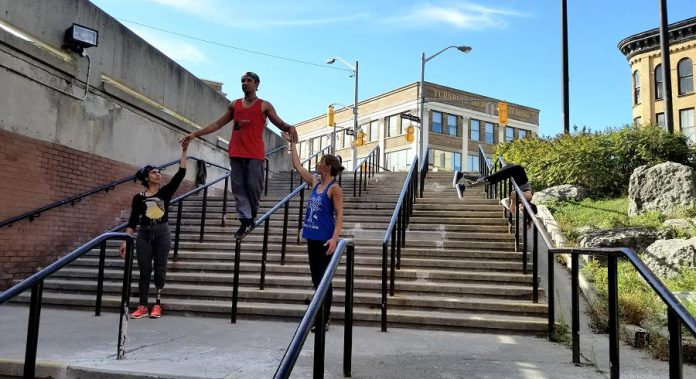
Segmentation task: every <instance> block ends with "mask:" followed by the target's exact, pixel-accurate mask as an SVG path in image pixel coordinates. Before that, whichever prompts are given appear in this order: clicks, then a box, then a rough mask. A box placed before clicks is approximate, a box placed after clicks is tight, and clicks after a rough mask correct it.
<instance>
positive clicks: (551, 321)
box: [546, 248, 556, 341]
mask: <svg viewBox="0 0 696 379" xmlns="http://www.w3.org/2000/svg"><path fill="white" fill-rule="evenodd" d="M547 259H548V261H547V262H548V264H547V266H548V274H547V275H548V281H549V284H548V287H549V288H548V293H547V294H546V297H547V303H548V328H547V334H548V335H547V337H548V339H549V341H553V331H554V328H555V324H556V308H555V307H556V299H555V296H554V291H555V288H554V278H553V275H554V267H553V262H554V260H553V250H551V249H550V248H549V253H548V258H547Z"/></svg>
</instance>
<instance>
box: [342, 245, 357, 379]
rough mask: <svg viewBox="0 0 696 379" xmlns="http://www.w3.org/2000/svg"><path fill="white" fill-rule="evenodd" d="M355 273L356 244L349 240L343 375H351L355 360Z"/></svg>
mask: <svg viewBox="0 0 696 379" xmlns="http://www.w3.org/2000/svg"><path fill="white" fill-rule="evenodd" d="M354 273H355V245H354V244H353V241H352V240H349V241H348V243H347V245H346V298H345V301H344V303H345V315H344V316H343V320H344V322H343V324H344V325H343V376H345V377H349V376H350V375H351V366H352V361H353V283H354Z"/></svg>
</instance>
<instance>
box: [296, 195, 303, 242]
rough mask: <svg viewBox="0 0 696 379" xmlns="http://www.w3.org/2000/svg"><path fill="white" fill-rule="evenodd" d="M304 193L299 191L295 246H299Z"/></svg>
mask: <svg viewBox="0 0 696 379" xmlns="http://www.w3.org/2000/svg"><path fill="white" fill-rule="evenodd" d="M304 193H305V190H304V189H303V190H301V191H300V204H299V206H300V207H299V210H300V211H299V215H298V217H297V242H296V243H297V244H298V245H299V244H300V232H301V231H302V216H303V213H304Z"/></svg>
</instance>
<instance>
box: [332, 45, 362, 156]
mask: <svg viewBox="0 0 696 379" xmlns="http://www.w3.org/2000/svg"><path fill="white" fill-rule="evenodd" d="M336 60H339V61H341V63H343V64H344V65H346V66H348V68H350V69H351V71H352V73H353V77H354V78H355V85H354V87H355V91H354V92H355V93H354V99H353V142H355V136H356V133H357V131H358V61H355V66H353V65H351V64H350V63H348V62H346V61H345V60H343V59H342V58H340V57H333V58H329V59H327V60H326V64H333V63H334V62H336ZM350 155H351V159H350V160H351V162H352V163H351V164H352V167H353V169H355V165H356V161H357V152H356V150H355V143H352V144H351V154H350Z"/></svg>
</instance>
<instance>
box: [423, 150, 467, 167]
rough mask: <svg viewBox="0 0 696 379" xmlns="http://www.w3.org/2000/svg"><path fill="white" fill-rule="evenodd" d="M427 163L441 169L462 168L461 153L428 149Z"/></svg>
mask: <svg viewBox="0 0 696 379" xmlns="http://www.w3.org/2000/svg"><path fill="white" fill-rule="evenodd" d="M428 163H429V164H430V165H432V167H433V168H436V169H438V170H442V171H454V170H461V169H462V167H461V166H462V154H461V153H455V152H452V151H443V150H436V149H428Z"/></svg>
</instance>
